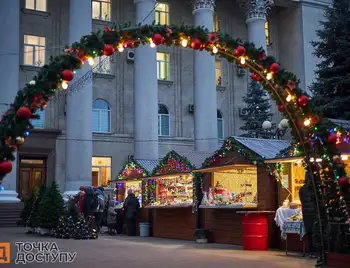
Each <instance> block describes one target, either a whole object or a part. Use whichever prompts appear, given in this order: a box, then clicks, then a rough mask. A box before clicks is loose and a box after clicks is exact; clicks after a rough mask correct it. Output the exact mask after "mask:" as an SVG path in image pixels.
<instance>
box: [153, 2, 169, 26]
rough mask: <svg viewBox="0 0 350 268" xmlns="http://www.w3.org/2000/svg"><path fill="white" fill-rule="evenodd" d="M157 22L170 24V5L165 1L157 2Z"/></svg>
mask: <svg viewBox="0 0 350 268" xmlns="http://www.w3.org/2000/svg"><path fill="white" fill-rule="evenodd" d="M155 21H156V24H160V25H169V5H168V4H164V3H157V4H156V10H155Z"/></svg>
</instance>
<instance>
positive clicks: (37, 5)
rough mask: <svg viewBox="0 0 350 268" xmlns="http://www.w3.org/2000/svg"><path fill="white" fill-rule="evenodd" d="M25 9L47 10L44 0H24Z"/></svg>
mask: <svg viewBox="0 0 350 268" xmlns="http://www.w3.org/2000/svg"><path fill="white" fill-rule="evenodd" d="M26 9H33V10H38V11H47V9H46V0H26Z"/></svg>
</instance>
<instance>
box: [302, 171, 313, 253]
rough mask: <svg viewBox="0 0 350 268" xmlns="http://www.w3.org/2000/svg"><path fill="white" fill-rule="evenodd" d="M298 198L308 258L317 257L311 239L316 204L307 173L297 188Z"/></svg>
mask: <svg viewBox="0 0 350 268" xmlns="http://www.w3.org/2000/svg"><path fill="white" fill-rule="evenodd" d="M299 198H300V202H301V206H302V212H303V221H304V226H305V231H306V234H307V238H308V241H309V252H310V258H317V256H316V255H315V245H314V241H313V227H314V222H315V220H316V217H317V214H316V204H315V202H314V199H313V196H312V181H311V178H309V175H308V173H306V175H305V184H304V185H303V186H302V187H301V188H300V190H299Z"/></svg>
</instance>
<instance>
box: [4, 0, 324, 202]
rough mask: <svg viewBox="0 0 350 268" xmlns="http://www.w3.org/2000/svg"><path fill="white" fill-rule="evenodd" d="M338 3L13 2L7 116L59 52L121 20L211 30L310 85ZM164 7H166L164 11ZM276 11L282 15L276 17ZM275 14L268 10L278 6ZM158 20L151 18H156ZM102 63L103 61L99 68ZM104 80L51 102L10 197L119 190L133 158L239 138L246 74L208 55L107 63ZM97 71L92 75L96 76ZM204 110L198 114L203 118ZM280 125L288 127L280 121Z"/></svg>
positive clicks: (120, 58) (7, 40)
mask: <svg viewBox="0 0 350 268" xmlns="http://www.w3.org/2000/svg"><path fill="white" fill-rule="evenodd" d="M328 4H329V3H328V1H326V0H324V1H317V0H306V1H303V0H295V1H291V0H276V1H275V3H271V2H267V0H266V1H264V0H251V1H249V0H216V1H215V0H193V1H189V0H164V1H162V2H159V3H156V1H155V0H135V1H130V0H93V1H92V3H90V1H89V0H54V1H53V0H51V1H47V0H2V1H1V8H0V22H1V24H0V28H1V30H2V37H3V38H1V41H0V81H1V88H0V96H1V98H0V100H1V101H0V102H1V104H0V111H1V112H3V111H4V110H6V109H7V108H8V106H7V105H6V104H8V103H11V102H12V101H13V99H14V96H15V94H16V92H17V90H18V89H19V88H21V87H23V86H24V84H25V83H26V82H28V81H30V80H31V78H32V77H33V76H34V75H35V74H36V72H37V71H38V70H39V68H40V66H42V65H43V64H44V63H46V62H48V60H49V57H50V56H55V55H58V54H60V53H62V50H63V49H64V46H65V45H67V44H70V43H72V42H74V41H78V40H79V39H80V37H81V36H83V35H85V34H88V33H89V32H91V31H95V30H97V29H99V28H103V27H104V26H105V25H110V24H112V23H117V24H124V23H125V22H131V23H132V24H133V25H134V24H136V23H143V24H150V23H152V22H153V20H155V21H156V23H160V24H181V23H185V24H187V25H193V24H195V25H204V26H205V27H207V28H208V29H209V30H220V31H222V32H223V33H227V34H230V35H231V36H232V37H234V38H237V37H239V38H241V39H243V40H249V41H251V42H254V43H255V44H256V45H257V46H258V47H260V46H263V47H265V48H266V50H267V53H268V54H269V55H273V56H275V57H276V58H277V60H278V61H279V62H280V63H281V65H282V67H284V68H286V69H287V70H289V71H292V72H294V73H296V74H297V76H298V78H299V79H300V80H301V86H302V87H303V88H307V86H309V85H310V84H311V82H312V80H313V78H314V69H315V66H316V63H317V60H316V59H315V58H314V56H313V55H312V50H313V48H312V46H311V45H310V41H312V40H315V39H316V33H315V30H316V29H317V28H319V21H320V20H322V19H323V12H324V9H325V8H327V6H328ZM155 5H156V8H155V9H154V7H155ZM268 7H271V8H270V9H268ZM267 9H268V10H267ZM148 14H150V15H148ZM99 63H100V64H99ZM95 64H96V65H95V68H94V69H93V72H94V76H93V79H92V77H91V79H87V80H86V81H85V83H84V86H83V88H80V89H79V90H78V91H77V92H74V93H72V94H70V95H69V96H67V98H60V99H59V100H58V101H56V102H54V103H50V104H49V105H48V108H47V109H46V111H45V112H42V113H41V114H40V115H41V119H40V120H37V121H35V122H33V123H34V125H35V126H36V128H37V130H35V131H33V133H31V135H30V138H28V139H27V140H26V142H25V144H24V145H23V146H22V147H21V149H20V151H19V153H18V157H17V161H16V165H14V170H13V172H12V173H11V174H9V175H8V176H7V177H6V178H5V179H4V182H3V185H4V188H5V189H4V190H3V191H1V192H0V200H3V201H4V200H8V201H10V200H15V198H16V192H17V193H19V194H20V196H23V195H24V194H25V193H27V192H28V191H30V188H31V187H32V186H33V185H40V184H42V183H50V182H51V181H52V180H54V179H55V180H56V181H57V182H58V183H59V185H60V187H61V190H62V191H76V190H77V189H78V187H79V186H81V185H91V184H93V185H100V184H107V182H108V180H110V179H112V178H114V177H115V176H116V175H117V173H118V172H119V170H120V168H121V167H122V165H123V164H124V163H125V162H126V161H127V160H128V157H129V156H131V155H134V156H135V158H136V159H148V160H155V159H158V158H159V157H162V156H163V155H164V154H165V153H167V152H168V151H170V150H175V151H177V152H179V153H181V152H189V151H202V152H212V151H214V150H215V149H216V148H217V147H218V140H219V141H220V140H222V139H224V138H225V137H227V136H231V135H239V134H240V130H239V127H240V126H241V125H242V122H241V120H240V113H241V109H242V108H243V107H244V104H243V102H242V96H243V95H244V93H245V92H246V90H247V81H248V75H247V74H246V72H244V71H242V70H241V69H239V68H237V67H236V66H235V65H233V64H229V63H228V62H226V61H225V60H222V59H219V58H218V59H215V58H214V57H211V56H210V55H208V54H206V53H205V52H198V51H196V52H193V51H192V50H190V49H184V48H179V47H171V48H168V47H157V48H153V49H152V48H150V47H142V48H138V49H136V50H135V51H124V52H122V53H116V54H115V55H114V56H113V57H112V58H111V60H109V59H107V60H106V59H104V58H100V59H96V61H95ZM89 71H90V67H85V68H84V69H83V70H82V71H80V74H85V73H89ZM194 111H195V112H194ZM274 112H275V116H274V118H273V121H274V122H275V123H276V122H278V121H279V120H280V117H279V115H278V114H277V113H276V108H275V107H274Z"/></svg>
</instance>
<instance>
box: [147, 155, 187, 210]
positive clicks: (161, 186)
mask: <svg viewBox="0 0 350 268" xmlns="http://www.w3.org/2000/svg"><path fill="white" fill-rule="evenodd" d="M192 169H193V167H192V165H191V163H190V162H189V160H188V159H187V158H185V157H183V156H180V155H179V154H177V153H176V152H175V151H171V152H169V153H168V154H167V155H166V156H165V157H164V158H163V159H162V160H161V161H160V162H159V164H158V166H157V167H156V168H155V169H154V171H153V174H152V176H151V177H149V178H146V179H145V183H146V189H147V190H146V195H147V197H148V198H147V202H145V205H146V207H153V208H156V207H159V208H161V207H191V206H192V205H193V176H192V174H191V173H190V172H191V170H192Z"/></svg>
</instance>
